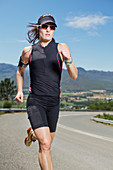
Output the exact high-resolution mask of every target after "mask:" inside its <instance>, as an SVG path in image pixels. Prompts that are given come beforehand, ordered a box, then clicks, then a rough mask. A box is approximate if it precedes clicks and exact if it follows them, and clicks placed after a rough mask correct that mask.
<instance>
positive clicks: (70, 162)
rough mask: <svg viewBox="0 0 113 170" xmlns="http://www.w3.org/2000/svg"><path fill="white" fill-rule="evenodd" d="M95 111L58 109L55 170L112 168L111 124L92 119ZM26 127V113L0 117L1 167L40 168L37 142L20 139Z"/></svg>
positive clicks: (3, 169) (16, 169)
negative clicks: (63, 110)
mask: <svg viewBox="0 0 113 170" xmlns="http://www.w3.org/2000/svg"><path fill="white" fill-rule="evenodd" d="M96 114H97V113H94V112H93V113H91V112H60V118H59V122H58V127H57V132H56V135H55V138H54V141H53V144H52V151H51V152H52V158H53V165H54V170H113V127H111V126H106V125H103V124H100V123H96V122H94V121H91V120H90V118H91V116H93V115H96ZM28 127H29V121H28V119H27V115H26V113H17V114H11V115H3V116H0V170H31V169H32V170H40V168H39V165H38V144H37V143H36V142H35V143H33V144H32V145H31V146H30V147H26V146H25V145H24V142H23V141H24V138H25V136H26V129H27V128H28Z"/></svg>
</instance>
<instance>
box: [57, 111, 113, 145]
mask: <svg viewBox="0 0 113 170" xmlns="http://www.w3.org/2000/svg"><path fill="white" fill-rule="evenodd" d="M81 115H83V114H74V113H73V114H64V115H60V117H65V116H81ZM86 115H90V114H89V113H87V114H86ZM58 126H59V127H60V128H63V129H66V130H68V131H71V132H75V133H79V134H82V135H87V136H90V137H93V138H97V139H101V140H105V141H109V142H113V138H108V137H105V136H100V135H96V134H92V133H88V132H84V131H82V130H78V129H74V128H71V127H68V126H64V125H61V124H58Z"/></svg>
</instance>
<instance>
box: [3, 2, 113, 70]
mask: <svg viewBox="0 0 113 170" xmlns="http://www.w3.org/2000/svg"><path fill="white" fill-rule="evenodd" d="M48 13H49V14H52V15H53V16H54V17H55V19H56V22H57V25H58V28H57V29H56V31H55V34H54V38H55V39H56V41H57V42H63V43H66V44H67V45H68V46H69V48H70V51H71V55H72V57H73V60H74V62H75V65H76V66H77V67H83V68H84V69H86V70H103V71H113V0H79V1H78V0H70V1H68V0H67V1H66V0H42V1H39V0H33V1H32V0H10V1H9V0H0V63H9V64H13V65H17V63H18V60H19V56H20V55H21V52H22V49H23V48H24V47H25V46H28V45H29V43H28V42H27V41H26V38H27V31H28V28H27V27H26V24H27V23H28V22H37V20H38V18H39V17H40V16H41V15H43V14H48Z"/></svg>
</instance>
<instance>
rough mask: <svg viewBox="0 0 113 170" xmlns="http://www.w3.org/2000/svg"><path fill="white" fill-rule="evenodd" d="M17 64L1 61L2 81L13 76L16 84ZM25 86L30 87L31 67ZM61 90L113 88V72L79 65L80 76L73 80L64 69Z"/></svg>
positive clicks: (0, 72) (0, 74) (26, 76)
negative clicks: (87, 68)
mask: <svg viewBox="0 0 113 170" xmlns="http://www.w3.org/2000/svg"><path fill="white" fill-rule="evenodd" d="M17 69H18V68H17V66H14V65H11V64H5V63H0V81H1V80H4V79H5V78H11V79H12V80H14V81H15V84H16V71H17ZM24 88H29V69H26V71H25V79H24ZM61 90H62V91H65V92H69V91H73V92H76V91H87V90H113V72H110V71H108V72H105V71H97V70H88V71H87V70H85V69H84V68H81V67H78V78H77V79H76V80H72V79H71V78H70V77H69V75H68V72H67V70H63V72H62V79H61Z"/></svg>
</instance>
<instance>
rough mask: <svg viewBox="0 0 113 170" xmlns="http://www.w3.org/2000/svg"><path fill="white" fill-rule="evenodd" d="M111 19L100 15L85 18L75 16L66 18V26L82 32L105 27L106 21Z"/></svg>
mask: <svg viewBox="0 0 113 170" xmlns="http://www.w3.org/2000/svg"><path fill="white" fill-rule="evenodd" d="M109 19H113V17H109V16H103V15H101V14H94V15H87V16H83V15H82V16H75V17H73V18H67V19H66V20H67V23H66V25H67V26H70V27H73V28H81V29H84V30H89V29H95V28H97V26H99V25H105V24H106V22H107V20H109Z"/></svg>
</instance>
